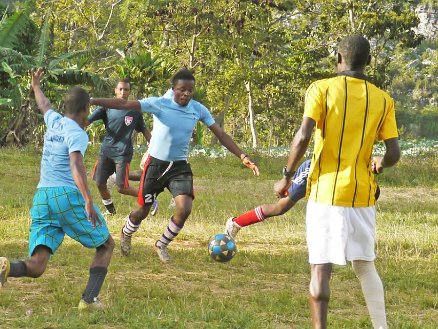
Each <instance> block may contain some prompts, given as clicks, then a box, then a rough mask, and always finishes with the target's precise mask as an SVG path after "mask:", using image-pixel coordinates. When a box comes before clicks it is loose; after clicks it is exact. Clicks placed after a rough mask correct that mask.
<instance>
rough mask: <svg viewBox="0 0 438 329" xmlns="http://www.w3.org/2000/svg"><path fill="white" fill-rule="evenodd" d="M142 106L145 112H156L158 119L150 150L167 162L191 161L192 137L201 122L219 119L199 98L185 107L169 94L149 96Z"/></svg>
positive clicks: (154, 155)
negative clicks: (190, 144)
mask: <svg viewBox="0 0 438 329" xmlns="http://www.w3.org/2000/svg"><path fill="white" fill-rule="evenodd" d="M166 95H167V93H166ZM140 105H141V111H142V112H148V113H152V115H153V119H154V125H153V134H152V138H151V142H150V145H149V150H148V152H149V154H150V155H151V156H152V157H154V158H156V159H159V160H163V161H178V160H187V154H188V151H189V143H190V138H191V137H192V132H193V129H194V128H195V126H196V124H197V123H198V121H201V122H203V123H204V124H205V125H206V126H207V127H210V126H211V125H212V124H214V122H215V121H214V119H213V117H212V115H211V113H210V111H209V110H208V109H207V108H206V107H205V106H204V105H202V104H201V103H199V102H197V101H195V100H191V101H190V102H189V103H188V104H187V105H186V106H181V105H179V104H177V103H176V102H175V101H174V100H173V99H171V98H169V97H168V96H166V97H165V96H163V97H148V98H145V99H142V100H141V101H140Z"/></svg>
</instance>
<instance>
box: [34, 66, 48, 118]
mask: <svg viewBox="0 0 438 329" xmlns="http://www.w3.org/2000/svg"><path fill="white" fill-rule="evenodd" d="M31 75H32V89H33V92H34V94H35V101H36V103H37V105H38V108H39V109H40V111H41V113H42V114H43V115H44V114H46V112H47V111H48V110H49V109H50V108H51V105H50V101H49V100H48V98H47V97H46V96H45V95H44V93H43V91H42V90H41V79H42V78H43V75H44V72H43V69H42V68H41V67H40V68H38V70H36V71H34V70H32V73H31Z"/></svg>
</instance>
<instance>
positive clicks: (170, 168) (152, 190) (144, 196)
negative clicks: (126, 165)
mask: <svg viewBox="0 0 438 329" xmlns="http://www.w3.org/2000/svg"><path fill="white" fill-rule="evenodd" d="M164 188H167V189H168V190H169V192H170V193H171V194H172V196H173V197H176V196H178V195H181V194H186V195H189V196H191V197H192V198H194V197H195V195H194V192H193V174H192V168H191V167H190V164H189V163H188V162H187V161H184V160H183V161H171V162H169V161H162V160H158V159H156V158H153V157H151V156H149V157H148V159H147V160H146V163H145V165H144V170H143V175H142V178H141V182H140V189H139V191H138V200H137V201H138V204H139V205H140V206H144V205H148V204H152V203H153V202H154V200H155V199H156V198H157V196H158V195H159V194H160V193H161V192H163V191H164Z"/></svg>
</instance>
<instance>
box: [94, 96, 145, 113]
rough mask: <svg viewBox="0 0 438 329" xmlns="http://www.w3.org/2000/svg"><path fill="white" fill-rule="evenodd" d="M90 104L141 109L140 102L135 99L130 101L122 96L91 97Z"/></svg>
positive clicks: (117, 108) (116, 108) (113, 107)
mask: <svg viewBox="0 0 438 329" xmlns="http://www.w3.org/2000/svg"><path fill="white" fill-rule="evenodd" d="M90 104H91V105H98V106H102V107H104V108H107V109H115V110H136V111H141V105H140V102H139V101H137V100H132V101H131V100H127V99H122V98H92V99H90Z"/></svg>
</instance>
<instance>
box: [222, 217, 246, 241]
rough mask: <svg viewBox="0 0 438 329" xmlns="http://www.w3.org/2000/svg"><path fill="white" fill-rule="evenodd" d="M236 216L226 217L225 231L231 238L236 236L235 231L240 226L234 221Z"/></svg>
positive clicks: (237, 230)
mask: <svg viewBox="0 0 438 329" xmlns="http://www.w3.org/2000/svg"><path fill="white" fill-rule="evenodd" d="M235 218H236V217H231V218H228V219H227V222H226V223H225V233H226V234H228V235H229V236H230V237H232V238H233V239H235V238H236V236H237V233H239V231H240V229H241V228H242V227H241V226H239V225H238V224H236V222H235V221H234V219H235Z"/></svg>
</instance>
